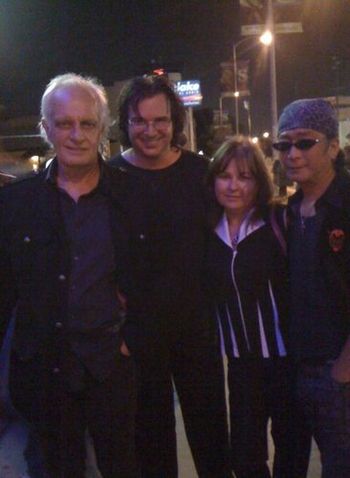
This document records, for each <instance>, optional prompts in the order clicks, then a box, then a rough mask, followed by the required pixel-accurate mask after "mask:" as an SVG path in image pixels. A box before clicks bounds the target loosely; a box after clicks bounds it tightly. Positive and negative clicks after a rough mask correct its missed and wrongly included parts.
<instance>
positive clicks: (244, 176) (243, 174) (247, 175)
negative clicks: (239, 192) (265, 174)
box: [239, 171, 253, 180]
mask: <svg viewBox="0 0 350 478" xmlns="http://www.w3.org/2000/svg"><path fill="white" fill-rule="evenodd" d="M239 177H240V178H241V179H246V180H248V179H253V175H252V174H251V173H249V172H248V171H242V172H241V173H239Z"/></svg>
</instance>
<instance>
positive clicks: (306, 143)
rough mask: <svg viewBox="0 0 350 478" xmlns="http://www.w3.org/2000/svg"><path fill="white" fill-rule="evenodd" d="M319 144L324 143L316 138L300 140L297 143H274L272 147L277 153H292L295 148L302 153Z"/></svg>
mask: <svg viewBox="0 0 350 478" xmlns="http://www.w3.org/2000/svg"><path fill="white" fill-rule="evenodd" d="M318 143H322V140H321V139H316V138H304V139H298V140H297V141H278V143H273V145H272V146H273V147H274V149H276V150H277V151H280V152H282V153H286V152H287V151H290V150H291V149H292V147H293V146H294V147H295V148H297V149H300V150H301V151H307V150H308V149H311V148H312V147H313V146H315V144H318Z"/></svg>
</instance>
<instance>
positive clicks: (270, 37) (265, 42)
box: [259, 30, 273, 46]
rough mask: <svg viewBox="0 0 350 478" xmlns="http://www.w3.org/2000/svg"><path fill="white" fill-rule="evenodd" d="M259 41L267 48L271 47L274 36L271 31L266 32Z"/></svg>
mask: <svg viewBox="0 0 350 478" xmlns="http://www.w3.org/2000/svg"><path fill="white" fill-rule="evenodd" d="M259 41H260V42H261V43H262V44H263V45H266V46H269V45H271V43H272V42H273V35H272V33H271V32H270V30H266V31H265V32H264V33H263V34H262V35H261V36H260V38H259Z"/></svg>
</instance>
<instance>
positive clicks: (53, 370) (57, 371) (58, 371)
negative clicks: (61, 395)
mask: <svg viewBox="0 0 350 478" xmlns="http://www.w3.org/2000/svg"><path fill="white" fill-rule="evenodd" d="M52 372H53V373H55V374H57V373H60V369H59V368H58V367H55V368H54V369H52Z"/></svg>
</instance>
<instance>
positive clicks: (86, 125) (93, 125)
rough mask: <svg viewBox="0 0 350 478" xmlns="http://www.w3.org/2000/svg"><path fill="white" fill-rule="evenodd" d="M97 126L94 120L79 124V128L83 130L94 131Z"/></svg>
mask: <svg viewBox="0 0 350 478" xmlns="http://www.w3.org/2000/svg"><path fill="white" fill-rule="evenodd" d="M96 126H97V121H94V120H85V121H82V122H81V127H82V128H84V129H95V128H96Z"/></svg>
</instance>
